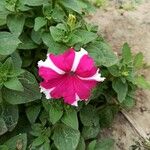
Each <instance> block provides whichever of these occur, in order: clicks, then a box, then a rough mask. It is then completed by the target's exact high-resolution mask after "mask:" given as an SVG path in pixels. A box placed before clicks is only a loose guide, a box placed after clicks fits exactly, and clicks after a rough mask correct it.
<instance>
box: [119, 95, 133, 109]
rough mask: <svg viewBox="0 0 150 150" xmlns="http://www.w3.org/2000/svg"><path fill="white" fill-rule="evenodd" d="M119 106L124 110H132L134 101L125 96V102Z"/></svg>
mask: <svg viewBox="0 0 150 150" xmlns="http://www.w3.org/2000/svg"><path fill="white" fill-rule="evenodd" d="M121 105H122V106H123V107H125V108H126V109H131V108H133V106H135V99H134V98H132V97H130V96H127V97H126V98H125V100H124V101H123V102H122V103H121Z"/></svg>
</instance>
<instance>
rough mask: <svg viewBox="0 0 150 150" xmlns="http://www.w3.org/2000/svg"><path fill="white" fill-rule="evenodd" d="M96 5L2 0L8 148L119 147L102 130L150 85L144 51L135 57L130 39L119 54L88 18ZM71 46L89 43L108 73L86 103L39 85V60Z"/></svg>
mask: <svg viewBox="0 0 150 150" xmlns="http://www.w3.org/2000/svg"><path fill="white" fill-rule="evenodd" d="M97 2H99V4H100V5H101V4H102V5H103V3H104V2H105V1H104V0H100V1H97ZM92 10H93V6H92V5H90V3H89V2H87V1H85V0H69V1H68V0H0V29H1V31H0V144H1V145H0V149H2V150H16V149H17V150H26V149H31V150H50V149H52V150H57V149H58V150H85V149H88V150H99V149H100V150H111V149H112V147H113V144H114V141H113V140H112V139H99V136H98V135H99V131H100V130H101V128H104V127H109V126H110V125H111V123H112V121H113V119H114V116H115V115H116V114H117V112H118V111H119V110H120V108H125V109H131V108H132V107H133V106H134V104H135V99H134V92H135V90H136V89H137V87H140V88H147V89H149V88H150V83H149V82H147V81H146V79H145V78H144V76H143V75H142V73H140V72H139V70H140V69H142V67H143V65H144V62H143V55H142V53H138V54H136V55H135V56H133V54H132V53H131V49H130V47H129V46H128V44H127V43H125V44H124V46H123V48H122V55H121V56H117V55H116V54H115V53H114V52H113V51H112V49H111V47H110V46H109V44H108V43H107V42H106V41H105V40H104V39H103V38H102V37H101V36H99V35H98V34H97V28H96V27H95V26H93V25H91V24H88V23H86V22H85V19H84V15H86V14H87V13H89V12H90V11H92ZM70 47H74V48H75V49H76V50H77V51H78V50H79V49H80V48H81V47H83V48H85V49H86V50H87V51H88V53H89V55H90V56H91V57H92V58H93V59H94V61H95V63H96V65H97V67H100V69H101V70H102V71H101V73H102V76H104V77H106V80H105V82H103V83H101V84H100V85H98V86H97V87H96V88H95V89H94V90H93V92H92V95H91V97H90V100H89V101H88V102H79V107H73V106H68V105H66V104H64V103H62V100H61V99H60V100H53V99H51V100H46V99H45V98H44V96H42V94H41V93H40V90H39V82H40V81H41V79H40V78H39V76H38V71H37V62H38V61H39V60H43V59H45V57H46V54H47V53H54V54H60V53H62V52H64V51H65V50H67V49H68V48H70ZM88 103H89V104H88Z"/></svg>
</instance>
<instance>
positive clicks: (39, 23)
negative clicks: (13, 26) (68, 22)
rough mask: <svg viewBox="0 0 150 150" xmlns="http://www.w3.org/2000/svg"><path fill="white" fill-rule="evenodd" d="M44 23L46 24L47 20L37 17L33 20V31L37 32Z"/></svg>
mask: <svg viewBox="0 0 150 150" xmlns="http://www.w3.org/2000/svg"><path fill="white" fill-rule="evenodd" d="M46 23H47V20H46V19H45V18H43V17H37V18H35V23H34V30H35V31H38V30H39V29H41V28H42V27H43V26H45V25H46Z"/></svg>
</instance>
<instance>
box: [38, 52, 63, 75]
mask: <svg viewBox="0 0 150 150" xmlns="http://www.w3.org/2000/svg"><path fill="white" fill-rule="evenodd" d="M38 67H39V68H40V67H46V68H50V69H52V70H54V71H55V72H57V73H58V74H64V73H65V72H64V71H63V70H61V69H60V68H58V67H57V66H56V65H55V64H54V63H53V62H52V60H51V59H50V58H49V54H48V55H47V59H46V60H45V61H42V60H40V61H39V62H38Z"/></svg>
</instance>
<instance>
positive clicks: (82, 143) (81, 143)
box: [76, 136, 85, 150]
mask: <svg viewBox="0 0 150 150" xmlns="http://www.w3.org/2000/svg"><path fill="white" fill-rule="evenodd" d="M76 150H85V141H84V138H83V137H82V136H80V140H79V143H78V146H77V149H76Z"/></svg>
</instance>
